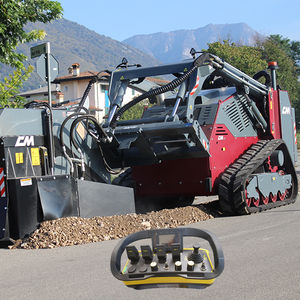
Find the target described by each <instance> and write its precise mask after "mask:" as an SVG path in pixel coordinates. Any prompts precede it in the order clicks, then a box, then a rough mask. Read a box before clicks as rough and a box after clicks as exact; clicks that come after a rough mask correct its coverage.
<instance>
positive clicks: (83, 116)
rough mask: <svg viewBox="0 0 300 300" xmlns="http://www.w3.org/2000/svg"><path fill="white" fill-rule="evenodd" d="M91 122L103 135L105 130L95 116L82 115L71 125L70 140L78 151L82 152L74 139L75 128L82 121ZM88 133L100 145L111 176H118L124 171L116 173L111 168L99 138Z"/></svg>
mask: <svg viewBox="0 0 300 300" xmlns="http://www.w3.org/2000/svg"><path fill="white" fill-rule="evenodd" d="M84 120H86V121H91V122H92V123H93V124H94V125H95V129H96V131H97V132H98V133H99V134H102V133H103V130H102V128H101V126H100V124H99V123H98V121H97V119H96V118H95V117H94V116H91V115H82V116H78V118H76V119H75V120H74V121H73V123H72V125H71V128H70V140H71V143H72V144H73V145H74V146H75V148H77V150H78V151H79V150H80V146H79V145H78V143H77V142H76V141H75V139H74V131H75V128H76V126H77V124H78V123H79V122H81V121H84ZM87 131H88V134H89V135H91V137H92V138H94V139H96V141H97V143H98V145H99V150H100V153H101V157H102V159H103V162H104V166H105V168H106V170H107V171H108V172H109V173H110V174H113V175H118V174H119V173H120V172H121V171H122V169H120V170H117V171H115V170H114V169H113V168H111V167H110V165H109V164H108V162H107V160H106V158H105V155H104V152H103V150H102V148H101V144H100V143H99V140H98V138H97V137H96V136H95V135H93V134H92V133H91V132H89V130H87Z"/></svg>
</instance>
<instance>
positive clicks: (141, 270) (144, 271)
mask: <svg viewBox="0 0 300 300" xmlns="http://www.w3.org/2000/svg"><path fill="white" fill-rule="evenodd" d="M147 270H148V267H147V266H142V267H140V270H139V271H140V272H141V273H146V272H147Z"/></svg>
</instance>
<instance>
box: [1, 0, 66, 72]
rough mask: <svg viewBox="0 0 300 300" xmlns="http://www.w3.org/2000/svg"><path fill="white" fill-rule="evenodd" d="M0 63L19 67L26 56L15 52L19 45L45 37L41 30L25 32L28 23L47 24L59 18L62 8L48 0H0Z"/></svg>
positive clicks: (55, 2)
mask: <svg viewBox="0 0 300 300" xmlns="http://www.w3.org/2000/svg"><path fill="white" fill-rule="evenodd" d="M0 11H1V14H0V40H1V43H0V62H2V63H4V64H7V65H10V66H13V67H20V66H22V62H23V61H24V60H25V59H26V56H25V55H24V54H21V53H17V52H16V47H17V45H18V44H20V43H27V42H31V41H34V40H38V39H43V38H44V37H45V32H44V31H42V30H32V31H30V32H26V31H25V30H24V26H25V25H26V24H27V23H28V22H33V23H34V22H42V23H47V22H50V21H51V20H55V19H57V18H60V17H61V15H62V7H61V5H60V3H59V2H57V1H50V0H0Z"/></svg>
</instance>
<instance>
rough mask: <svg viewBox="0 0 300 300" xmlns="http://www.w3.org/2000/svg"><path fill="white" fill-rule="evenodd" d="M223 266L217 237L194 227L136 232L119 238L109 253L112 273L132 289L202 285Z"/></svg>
mask: <svg viewBox="0 0 300 300" xmlns="http://www.w3.org/2000/svg"><path fill="white" fill-rule="evenodd" d="M125 253H126V254H125ZM223 269H224V256H223V251H222V248H221V246H220V244H219V242H218V240H217V238H216V237H215V235H214V234H212V233H210V232H208V231H205V230H200V229H196V228H176V229H156V230H146V231H140V232H136V233H133V234H131V235H129V236H127V237H126V238H124V239H122V240H121V241H120V242H119V243H118V245H117V246H116V247H115V249H114V250H113V253H112V256H111V272H112V274H113V275H114V276H115V277H116V278H117V279H119V280H121V281H123V283H124V284H125V285H126V286H127V287H132V288H134V289H146V288H158V287H180V288H198V289H199V288H205V287H207V286H209V285H211V284H212V283H213V282H214V280H215V278H216V277H217V276H219V275H220V274H221V273H222V271H223Z"/></svg>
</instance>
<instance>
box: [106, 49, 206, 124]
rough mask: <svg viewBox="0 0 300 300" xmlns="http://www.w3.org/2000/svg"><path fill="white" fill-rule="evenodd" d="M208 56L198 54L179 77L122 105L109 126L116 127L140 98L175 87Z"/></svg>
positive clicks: (149, 96) (158, 93)
mask: <svg viewBox="0 0 300 300" xmlns="http://www.w3.org/2000/svg"><path fill="white" fill-rule="evenodd" d="M209 58H210V55H209V54H208V53H204V54H202V55H200V56H199V57H198V58H197V59H196V60H195V61H194V64H193V66H192V68H191V69H190V70H188V71H187V72H186V73H184V74H183V75H181V76H180V77H178V78H176V79H174V80H173V81H171V82H169V83H168V84H166V85H164V86H161V87H158V88H156V89H154V90H150V91H147V92H146V93H144V94H142V95H140V96H138V97H136V98H135V99H133V100H132V101H130V102H128V103H127V104H125V105H124V106H122V107H121V108H120V109H119V110H118V111H117V112H116V114H115V115H114V117H113V118H112V121H111V123H110V126H111V128H113V129H114V128H116V126H117V122H118V120H119V119H120V118H121V116H122V115H123V114H124V113H125V111H127V110H128V109H129V108H131V107H132V106H134V105H136V104H138V103H139V102H141V101H142V100H144V99H146V98H151V97H155V96H157V95H160V94H163V93H166V92H168V91H172V90H174V89H175V88H176V87H178V86H179V85H180V84H182V83H183V82H184V81H185V80H187V78H189V77H190V76H191V75H192V73H193V72H194V71H195V70H196V69H197V68H198V67H200V66H201V65H203V64H204V63H205V62H207V61H208V60H209Z"/></svg>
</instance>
